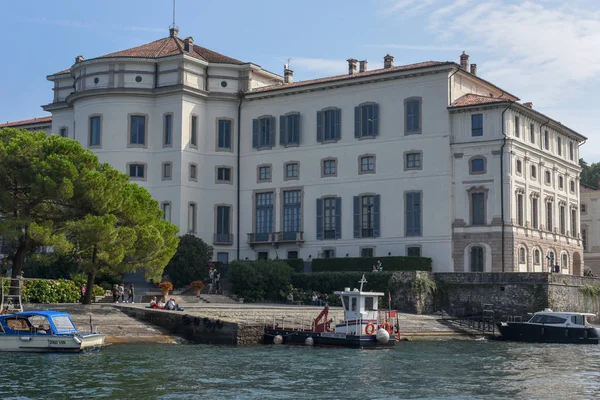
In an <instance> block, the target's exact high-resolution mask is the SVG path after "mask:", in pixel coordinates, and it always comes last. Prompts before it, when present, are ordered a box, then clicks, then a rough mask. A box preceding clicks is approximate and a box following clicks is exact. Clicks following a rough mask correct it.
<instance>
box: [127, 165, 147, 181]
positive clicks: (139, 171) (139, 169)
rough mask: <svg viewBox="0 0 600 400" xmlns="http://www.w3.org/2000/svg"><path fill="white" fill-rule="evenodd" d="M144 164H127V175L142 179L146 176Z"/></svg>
mask: <svg viewBox="0 0 600 400" xmlns="http://www.w3.org/2000/svg"><path fill="white" fill-rule="evenodd" d="M145 167H146V166H145V165H144V164H129V177H130V178H138V179H143V178H145V177H146V171H145V170H146V168H145Z"/></svg>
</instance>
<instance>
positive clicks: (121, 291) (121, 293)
mask: <svg viewBox="0 0 600 400" xmlns="http://www.w3.org/2000/svg"><path fill="white" fill-rule="evenodd" d="M112 295H113V302H115V303H118V302H119V300H120V301H121V302H122V303H135V301H134V298H135V288H134V286H133V283H130V284H129V289H127V300H125V285H124V284H123V283H121V284H120V285H117V284H116V283H115V284H114V285H113V287H112Z"/></svg>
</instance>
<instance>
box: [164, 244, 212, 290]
mask: <svg viewBox="0 0 600 400" xmlns="http://www.w3.org/2000/svg"><path fill="white" fill-rule="evenodd" d="M212 256H213V248H212V246H209V245H208V244H206V243H205V242H204V241H203V240H202V239H200V238H198V237H196V236H194V235H192V234H187V235H183V236H181V238H180V239H179V245H178V246H177V252H176V253H175V255H174V256H173V258H171V260H170V261H169V264H168V265H167V266H166V267H165V274H167V275H169V279H170V280H171V281H172V282H173V284H174V285H175V286H177V287H184V286H187V285H188V284H189V283H190V282H192V281H195V280H198V279H205V278H206V277H208V263H209V261H210V260H211V258H212Z"/></svg>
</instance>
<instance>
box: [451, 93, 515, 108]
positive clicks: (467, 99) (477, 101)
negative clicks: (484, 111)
mask: <svg viewBox="0 0 600 400" xmlns="http://www.w3.org/2000/svg"><path fill="white" fill-rule="evenodd" d="M509 101H512V100H510V99H505V98H502V97H489V96H481V95H478V94H473V93H467V94H465V95H464V96H461V97H459V98H458V99H456V101H454V103H452V104H450V107H449V108H453V107H468V106H478V105H481V104H492V103H507V102H509Z"/></svg>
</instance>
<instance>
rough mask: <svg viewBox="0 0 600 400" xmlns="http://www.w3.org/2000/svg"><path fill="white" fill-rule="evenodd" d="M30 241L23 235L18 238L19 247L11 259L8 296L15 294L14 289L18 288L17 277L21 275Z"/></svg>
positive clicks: (15, 290)
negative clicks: (10, 279)
mask: <svg viewBox="0 0 600 400" xmlns="http://www.w3.org/2000/svg"><path fill="white" fill-rule="evenodd" d="M29 244H30V241H29V240H28V239H27V236H25V234H23V235H21V236H20V237H19V247H17V251H16V252H15V255H14V257H13V259H12V275H11V278H12V281H11V283H10V286H11V289H10V291H9V293H10V294H12V295H14V294H17V289H16V287H18V286H19V281H18V279H17V277H18V276H19V275H21V272H22V271H23V265H24V264H25V256H27V252H28V251H29Z"/></svg>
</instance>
